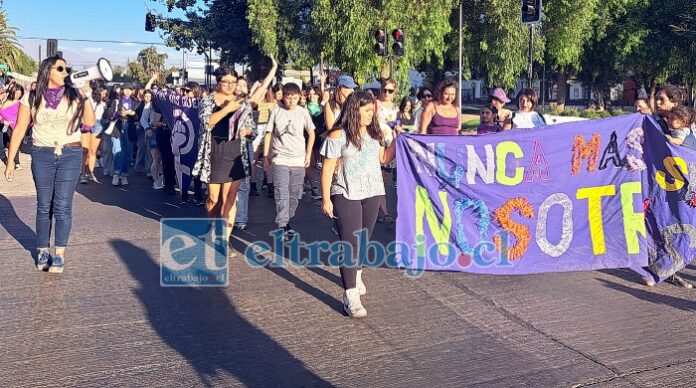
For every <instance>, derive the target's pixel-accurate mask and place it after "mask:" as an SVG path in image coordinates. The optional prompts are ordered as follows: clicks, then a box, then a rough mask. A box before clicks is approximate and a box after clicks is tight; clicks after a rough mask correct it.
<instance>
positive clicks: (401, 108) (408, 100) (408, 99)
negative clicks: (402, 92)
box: [399, 96, 413, 115]
mask: <svg viewBox="0 0 696 388" xmlns="http://www.w3.org/2000/svg"><path fill="white" fill-rule="evenodd" d="M409 103H410V104H411V106H410V109H409V110H408V114H410V115H413V101H411V97H409V96H406V97H404V98H402V99H401V104H400V105H399V112H401V113H402V114H403V113H406V106H407V105H408V104H409Z"/></svg>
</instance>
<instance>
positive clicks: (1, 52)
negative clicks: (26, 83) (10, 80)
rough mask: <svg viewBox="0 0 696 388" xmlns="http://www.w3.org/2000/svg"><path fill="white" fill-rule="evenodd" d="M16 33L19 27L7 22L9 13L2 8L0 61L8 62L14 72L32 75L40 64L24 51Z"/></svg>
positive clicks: (0, 14) (0, 15)
mask: <svg viewBox="0 0 696 388" xmlns="http://www.w3.org/2000/svg"><path fill="white" fill-rule="evenodd" d="M1 5H2V3H0V6H1ZM16 34H17V28H16V27H12V26H10V25H8V24H7V15H6V14H5V11H3V10H0V62H2V63H6V64H7V65H8V66H9V67H10V69H11V70H12V71H14V72H17V73H20V74H25V75H31V74H33V73H35V72H36V71H37V69H38V66H37V64H36V61H34V60H33V59H32V58H31V57H30V56H28V55H27V54H26V53H24V51H22V49H21V45H20V44H19V42H18V41H17V37H16Z"/></svg>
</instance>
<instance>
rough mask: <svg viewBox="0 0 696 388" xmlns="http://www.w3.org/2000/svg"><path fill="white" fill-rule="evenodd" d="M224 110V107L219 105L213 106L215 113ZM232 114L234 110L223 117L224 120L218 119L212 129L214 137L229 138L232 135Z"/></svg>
mask: <svg viewBox="0 0 696 388" xmlns="http://www.w3.org/2000/svg"><path fill="white" fill-rule="evenodd" d="M221 110H222V107H219V106H217V105H215V107H213V113H215V112H219V111H221ZM232 115H234V112H230V113H228V114H227V115H226V116H225V117H223V118H222V120H220V121H218V122H217V124H215V126H214V127H213V130H212V131H211V133H212V135H213V137H224V138H225V139H227V138H228V137H229V135H230V119H231V118H232Z"/></svg>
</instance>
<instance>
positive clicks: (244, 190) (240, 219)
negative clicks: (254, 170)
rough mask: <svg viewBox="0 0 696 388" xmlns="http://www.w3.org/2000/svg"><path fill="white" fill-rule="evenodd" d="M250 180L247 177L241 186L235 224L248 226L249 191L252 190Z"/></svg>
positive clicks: (238, 193)
mask: <svg viewBox="0 0 696 388" xmlns="http://www.w3.org/2000/svg"><path fill="white" fill-rule="evenodd" d="M250 186H251V184H250V178H249V177H246V178H244V180H243V181H242V184H241V185H239V190H238V191H237V217H235V221H234V222H235V223H237V224H246V223H247V222H249V189H250Z"/></svg>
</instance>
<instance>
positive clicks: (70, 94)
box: [32, 56, 85, 135]
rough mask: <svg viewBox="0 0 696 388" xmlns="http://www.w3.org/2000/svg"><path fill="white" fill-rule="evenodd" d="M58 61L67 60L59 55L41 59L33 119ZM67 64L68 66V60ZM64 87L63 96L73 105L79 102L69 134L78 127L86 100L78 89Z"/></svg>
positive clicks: (69, 127)
mask: <svg viewBox="0 0 696 388" xmlns="http://www.w3.org/2000/svg"><path fill="white" fill-rule="evenodd" d="M58 61H63V62H65V60H64V59H63V58H60V57H57V56H53V57H48V58H46V59H44V60H43V61H41V65H40V66H39V77H38V79H37V80H36V97H35V98H34V105H33V107H32V120H36V112H38V111H39V108H40V107H41V104H42V103H43V95H44V92H45V91H46V89H48V80H49V78H50V77H51V68H52V67H53V65H55V64H56V62H58ZM65 65H66V66H67V62H66V64H65ZM64 87H65V95H64V96H63V98H66V97H67V98H68V105H69V106H72V105H73V104H74V103H75V102H77V109H76V110H75V113H74V114H73V117H72V118H71V119H70V122H69V123H68V135H72V134H73V132H75V129H76V128H75V124H76V123H77V121H78V120H79V119H80V117H82V112H83V111H84V109H85V102H84V101H83V100H82V98H80V92H79V91H78V90H77V89H75V88H71V87H69V86H67V85H65V86H64Z"/></svg>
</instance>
